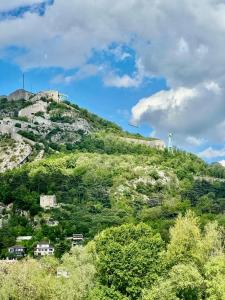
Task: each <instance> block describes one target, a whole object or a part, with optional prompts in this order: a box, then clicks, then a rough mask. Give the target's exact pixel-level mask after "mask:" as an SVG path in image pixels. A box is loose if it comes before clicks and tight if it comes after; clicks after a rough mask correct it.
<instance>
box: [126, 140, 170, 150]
mask: <svg viewBox="0 0 225 300" xmlns="http://www.w3.org/2000/svg"><path fill="white" fill-rule="evenodd" d="M121 139H123V140H124V141H126V142H129V143H135V144H141V145H146V146H149V147H152V148H157V149H160V150H163V149H165V147H166V145H165V143H164V141H162V140H152V141H148V140H141V139H135V138H128V137H122V138H121Z"/></svg>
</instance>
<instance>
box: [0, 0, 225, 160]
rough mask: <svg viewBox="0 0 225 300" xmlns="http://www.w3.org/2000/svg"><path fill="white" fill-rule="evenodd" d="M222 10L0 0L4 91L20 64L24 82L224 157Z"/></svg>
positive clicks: (128, 1)
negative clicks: (66, 96) (60, 92)
mask: <svg viewBox="0 0 225 300" xmlns="http://www.w3.org/2000/svg"><path fill="white" fill-rule="evenodd" d="M224 16H225V3H224V0H198V1H196V0H182V1H180V0H173V1H171V0H123V1H121V0H114V1H111V0H70V1H65V0H55V1H53V0H49V1H43V0H10V1H9V0H7V1H6V0H1V1H0V70H1V72H0V94H8V93H9V92H11V91H12V90H14V89H16V88H20V87H21V81H22V80H21V78H22V76H21V74H22V72H24V73H25V76H26V89H28V90H32V91H34V92H35V91H39V90H44V89H59V90H60V91H62V92H63V93H65V94H67V95H68V96H69V98H70V99H71V100H72V101H73V102H75V103H77V104H78V105H80V106H82V107H85V108H87V109H89V110H90V111H92V112H95V113H97V114H99V115H101V116H103V117H105V118H107V119H110V120H112V121H115V122H117V123H119V125H121V126H122V127H123V128H124V129H127V130H130V131H133V132H140V133H142V134H144V135H146V136H156V137H159V138H162V139H164V140H167V136H168V133H169V132H172V133H173V134H174V144H175V145H176V146H178V147H180V148H184V149H187V150H190V151H194V152H195V153H198V154H199V155H200V156H201V157H203V158H204V159H206V160H208V161H225V144H224V141H225V51H224V49H225V17H224ZM128 123H132V124H136V125H137V126H138V128H135V127H129V125H128Z"/></svg>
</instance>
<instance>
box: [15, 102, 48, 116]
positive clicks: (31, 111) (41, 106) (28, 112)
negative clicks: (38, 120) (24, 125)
mask: <svg viewBox="0 0 225 300" xmlns="http://www.w3.org/2000/svg"><path fill="white" fill-rule="evenodd" d="M47 106H48V104H47V103H46V102H44V101H41V100H40V101H38V102H36V103H34V104H32V105H30V106H27V107H25V108H23V109H21V110H20V111H19V117H27V118H28V119H32V118H33V117H34V115H35V114H36V113H37V112H43V113H45V112H46V111H47Z"/></svg>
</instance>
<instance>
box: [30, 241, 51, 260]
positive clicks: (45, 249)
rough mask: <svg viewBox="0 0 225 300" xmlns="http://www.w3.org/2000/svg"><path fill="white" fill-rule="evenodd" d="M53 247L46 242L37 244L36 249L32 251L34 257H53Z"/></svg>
mask: <svg viewBox="0 0 225 300" xmlns="http://www.w3.org/2000/svg"><path fill="white" fill-rule="evenodd" d="M54 251H55V249H54V247H53V246H52V245H51V244H50V243H49V242H47V241H42V242H39V243H38V244H37V247H36V248H35V250H34V255H35V256H45V255H53V254H54Z"/></svg>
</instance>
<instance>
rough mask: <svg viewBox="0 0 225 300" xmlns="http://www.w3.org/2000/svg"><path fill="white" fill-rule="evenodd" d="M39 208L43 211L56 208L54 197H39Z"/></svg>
mask: <svg viewBox="0 0 225 300" xmlns="http://www.w3.org/2000/svg"><path fill="white" fill-rule="evenodd" d="M40 206H41V207H42V208H44V209H49V208H54V207H56V206H57V201H56V195H41V196H40Z"/></svg>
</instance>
